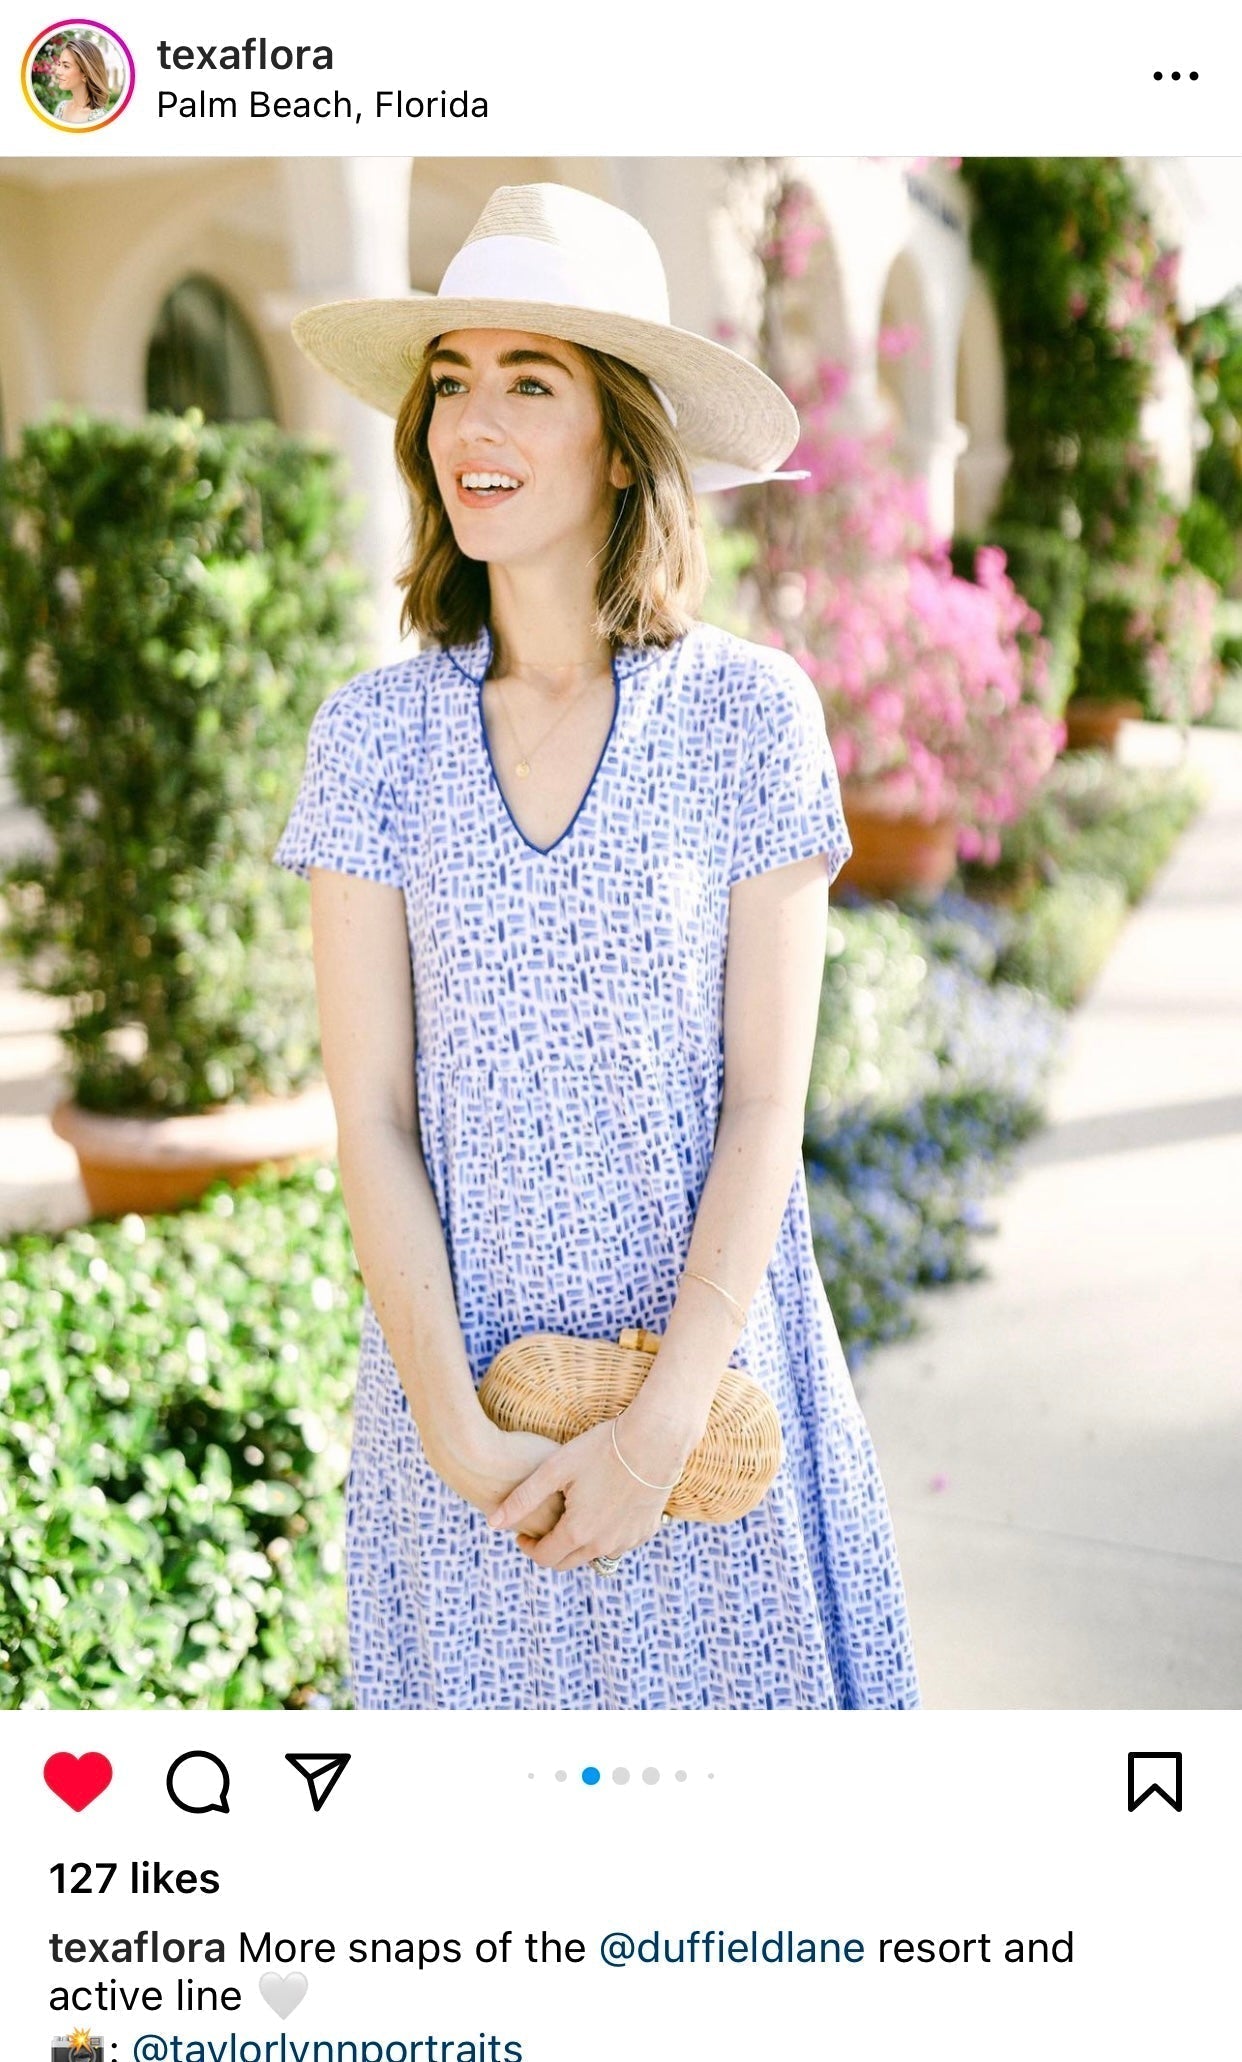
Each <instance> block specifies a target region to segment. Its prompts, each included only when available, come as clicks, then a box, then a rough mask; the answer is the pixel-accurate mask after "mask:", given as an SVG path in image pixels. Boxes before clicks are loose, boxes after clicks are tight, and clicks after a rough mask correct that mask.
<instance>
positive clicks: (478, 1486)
mask: <svg viewBox="0 0 1242 2062" xmlns="http://www.w3.org/2000/svg"><path fill="white" fill-rule="evenodd" d="M563 1452H564V1448H563V1447H560V1446H558V1445H557V1443H556V1441H555V1439H544V1438H542V1437H541V1436H540V1434H539V1433H538V1432H502V1431H501V1429H500V1427H499V1426H498V1425H493V1424H491V1423H490V1422H489V1423H488V1424H487V1425H486V1427H485V1429H484V1431H483V1433H482V1436H481V1437H480V1439H479V1440H478V1442H477V1443H476V1444H475V1445H473V1446H472V1449H471V1451H470V1453H469V1454H468V1455H462V1456H460V1457H457V1458H455V1459H453V1460H445V1461H444V1462H443V1464H441V1463H439V1462H437V1463H435V1467H436V1473H437V1474H438V1475H439V1476H440V1478H441V1480H442V1481H444V1482H447V1483H448V1486H449V1488H450V1489H454V1490H456V1492H457V1494H458V1496H464V1497H465V1499H466V1502H467V1503H470V1504H473V1505H474V1507H475V1509H476V1510H479V1511H483V1512H484V1513H486V1514H487V1515H489V1516H490V1514H491V1513H492V1512H493V1511H494V1510H495V1508H496V1505H497V1503H498V1502H499V1500H500V1499H501V1498H502V1497H504V1498H508V1497H509V1496H510V1494H511V1493H512V1492H513V1491H514V1490H515V1489H516V1488H518V1487H519V1486H520V1485H524V1484H526V1483H528V1482H529V1481H530V1480H531V1479H532V1476H533V1475H534V1474H535V1473H537V1472H538V1470H539V1469H540V1468H541V1467H543V1466H547V1465H549V1464H550V1463H551V1462H552V1461H553V1460H554V1459H555V1458H556V1456H557V1455H558V1454H560V1453H563ZM563 1509H564V1505H563V1502H562V1499H561V1498H560V1496H559V1495H556V1494H554V1493H547V1494H541V1495H540V1497H539V1498H538V1499H536V1500H535V1501H534V1502H530V1503H528V1504H527V1506H526V1507H525V1510H524V1518H523V1524H522V1531H523V1534H524V1535H526V1536H527V1537H529V1538H530V1540H531V1541H532V1542H533V1541H535V1540H538V1539H541V1538H542V1537H543V1535H544V1533H545V1532H550V1531H551V1530H552V1527H553V1526H554V1525H555V1524H556V1522H557V1520H558V1518H559V1517H560V1515H561V1512H562V1510H563Z"/></svg>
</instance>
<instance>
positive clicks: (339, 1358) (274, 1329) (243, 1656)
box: [0, 1166, 362, 1710]
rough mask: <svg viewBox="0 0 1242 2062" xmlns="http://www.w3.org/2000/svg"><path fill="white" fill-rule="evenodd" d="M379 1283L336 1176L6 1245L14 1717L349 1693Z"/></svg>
mask: <svg viewBox="0 0 1242 2062" xmlns="http://www.w3.org/2000/svg"><path fill="white" fill-rule="evenodd" d="M361 1302H362V1297H361V1285H360V1280H359V1277H358V1272H357V1265H356V1262H355V1260H354V1255H353V1247H352V1243H351V1240H350V1236H349V1226H348V1222H347V1219H346V1216H345V1210H344V1206H343V1203H342V1201H341V1196H340V1191H339V1184H338V1181H337V1177H336V1174H335V1172H334V1171H333V1170H332V1169H330V1168H328V1167H324V1166H320V1167H317V1168H315V1169H313V1170H310V1171H304V1172H299V1173H298V1174H296V1175H294V1176H291V1177H287V1178H285V1179H284V1180H281V1179H279V1178H277V1177H275V1176H274V1175H271V1174H268V1175H265V1176H262V1177H260V1178H258V1179H257V1180H255V1181H254V1182H252V1183H251V1184H249V1185H248V1186H246V1187H245V1188H242V1189H236V1190H235V1189H232V1188H230V1187H228V1186H227V1185H223V1184H222V1185H220V1186H219V1187H218V1188H217V1189H214V1190H212V1191H210V1192H209V1194H208V1196H207V1197H206V1198H205V1199H204V1201H203V1203H202V1204H201V1205H200V1207H198V1208H197V1209H192V1210H185V1211H181V1212H178V1213H176V1214H170V1215H167V1216H162V1217H151V1218H148V1219H143V1218H139V1217H127V1218H123V1219H121V1220H119V1221H118V1222H115V1223H114V1222H111V1221H109V1220H107V1219H100V1220H98V1221H96V1222H93V1223H90V1224H87V1225H83V1226H80V1227H78V1228H77V1229H75V1230H72V1231H69V1232H66V1233H65V1234H64V1235H63V1236H59V1237H58V1236H52V1235H48V1234H45V1233H26V1234H23V1235H21V1236H19V1237H17V1238H15V1239H12V1240H10V1241H8V1242H7V1243H5V1244H0V1397H2V1401H3V1417H2V1418H0V1535H2V1536H3V1539H4V1551H5V1561H4V1567H3V1581H2V1582H0V1699H2V1701H3V1702H4V1703H5V1704H8V1705H13V1704H18V1703H24V1704H36V1705H38V1704H45V1705H50V1706H52V1707H54V1708H56V1709H62V1710H77V1709H83V1710H85V1709H91V1710H99V1709H106V1708H108V1707H110V1706H116V1707H129V1706H133V1705H143V1704H147V1705H150V1704H169V1705H182V1704H185V1705H190V1706H193V1707H195V1708H198V1709H204V1710H206V1709H212V1710H225V1709H234V1708H240V1707H243V1706H245V1707H252V1706H256V1705H280V1704H282V1703H286V1702H289V1701H295V1702H296V1701H303V1700H305V1698H307V1697H308V1696H310V1695H313V1694H318V1695H323V1696H328V1697H331V1696H333V1695H334V1694H337V1693H338V1685H339V1680H340V1675H341V1672H342V1670H343V1668H344V1660H345V1643H344V1628H343V1613H342V1602H341V1593H340V1572H341V1553H342V1546H341V1542H342V1535H343V1526H344V1520H343V1510H342V1484H343V1481H344V1477H345V1471H346V1466H347V1461H348V1451H347V1441H348V1437H349V1429H348V1422H349V1406H350V1394H351V1390H352V1384H353V1373H354V1361H355V1357H356V1353H357V1347H358V1339H359V1317H360V1311H361Z"/></svg>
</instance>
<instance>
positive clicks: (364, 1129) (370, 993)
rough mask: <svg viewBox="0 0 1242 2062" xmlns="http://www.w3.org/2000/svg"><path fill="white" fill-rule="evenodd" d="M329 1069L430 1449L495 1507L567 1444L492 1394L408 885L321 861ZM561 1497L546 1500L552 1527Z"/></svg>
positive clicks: (317, 908)
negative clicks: (467, 1311)
mask: <svg viewBox="0 0 1242 2062" xmlns="http://www.w3.org/2000/svg"><path fill="white" fill-rule="evenodd" d="M310 880H311V933H312V939H313V945H314V959H315V987H316V994H317V997H318V1005H319V1031H320V1046H321V1050H322V1053H323V1063H324V1073H325V1075H326V1077H327V1082H328V1087H329V1089H330V1091H331V1095H332V1101H333V1106H334V1108H335V1111H336V1122H337V1141H338V1159H339V1164H340V1171H341V1188H342V1191H343V1194H344V1197H345V1208H346V1211H347V1213H348V1216H349V1225H350V1230H351V1232H352V1234H353V1240H354V1249H355V1251H356V1253H357V1255H358V1265H359V1267H360V1269H361V1271H362V1278H363V1281H364V1282H365V1284H366V1288H367V1292H368V1294H369V1295H370V1298H371V1302H372V1304H373V1305H374V1308H375V1314H376V1317H377V1318H378V1320H379V1324H380V1328H381V1330H382V1331H383V1333H384V1337H385V1339H386V1340H387V1342H388V1346H389V1350H390V1352H391V1353H392V1357H393V1361H394V1363H395V1365H396V1369H397V1373H398V1376H399V1378H400V1381H401V1386H402V1388H403V1389H404V1391H405V1394H406V1396H407V1398H408V1400H409V1405H410V1410H411V1412H412V1413H413V1417H414V1422H415V1424H416V1425H417V1427H418V1432H419V1437H420V1438H421V1440H422V1442H423V1447H424V1450H425V1452H426V1454H427V1458H428V1459H429V1461H430V1462H431V1465H432V1467H433V1468H435V1470H436V1472H437V1474H439V1475H440V1476H441V1477H442V1478H443V1479H444V1480H445V1481H446V1482H447V1483H448V1484H449V1485H450V1487H452V1488H454V1489H456V1490H457V1491H458V1492H459V1494H461V1495H463V1496H465V1497H467V1498H468V1499H469V1500H470V1501H471V1502H472V1503H475V1504H477V1505H478V1506H479V1507H480V1508H483V1509H489V1510H490V1509H491V1508H492V1507H493V1506H494V1504H495V1502H496V1501H497V1499H498V1497H500V1496H502V1495H504V1494H505V1493H506V1492H507V1491H508V1490H509V1489H511V1488H512V1486H513V1485H514V1483H515V1482H519V1481H521V1480H523V1479H524V1477H526V1476H527V1475H529V1473H530V1471H531V1469H532V1468H533V1467H535V1466H537V1465H538V1463H539V1462H540V1461H541V1460H542V1459H543V1458H544V1457H545V1456H546V1455H547V1454H548V1453H550V1452H553V1451H555V1450H556V1449H555V1448H554V1446H553V1443H552V1442H551V1441H550V1440H545V1439H534V1438H533V1437H532V1438H528V1437H527V1436H526V1435H520V1434H515V1433H506V1432H501V1431H500V1430H499V1428H498V1427H497V1426H495V1425H493V1424H492V1422H491V1420H490V1419H489V1418H488V1417H487V1416H486V1415H485V1414H484V1412H483V1411H482V1409H481V1408H480V1406H479V1403H478V1400H477V1396H476V1393H475V1388H474V1382H473V1377H472V1374H471V1369H470V1362H469V1357H468V1355H467V1352H466V1344H465V1340H464V1338H463V1336H462V1330H461V1324H460V1321H459V1318H458V1314H457V1305H456V1299H455V1296H454V1291H453V1280H452V1275H451V1272H450V1268H449V1261H448V1252H447V1249H446V1247H445V1243H444V1230H443V1226H442V1225H441V1222H440V1212H439V1207H438V1205H437V1202H436V1198H435V1193H434V1191H433V1189H432V1186H431V1182H430V1180H429V1178H428V1175H427V1169H426V1166H425V1164H424V1161H423V1156H422V1150H421V1147H420V1144H419V1134H418V1105H417V1090H416V1083H415V1073H414V1058H415V1044H414V995H413V982H412V977H411V971H410V954H409V941H408V936H407V932H406V921H405V905H404V898H403V896H402V893H401V890H400V889H399V888H394V887H390V886H388V885H387V884H386V883H383V882H377V881H370V880H364V879H361V878H359V877H355V876H353V875H349V874H344V873H337V872H331V871H328V870H327V869H325V868H322V867H313V868H312V869H311V875H310ZM558 1510H559V1503H558V1504H557V1505H556V1507H555V1509H553V1510H549V1511H547V1512H538V1511H535V1510H534V1509H532V1512H531V1529H532V1530H534V1531H539V1530H540V1529H541V1527H542V1523H543V1522H544V1521H546V1522H548V1523H550V1522H551V1521H552V1518H553V1517H554V1516H555V1515H556V1511H558Z"/></svg>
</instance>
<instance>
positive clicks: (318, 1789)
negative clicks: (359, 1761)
mask: <svg viewBox="0 0 1242 2062" xmlns="http://www.w3.org/2000/svg"><path fill="white" fill-rule="evenodd" d="M349 1759H350V1757H349V1755H348V1754H286V1756H285V1760H286V1761H291V1762H292V1763H293V1766H294V1768H295V1769H296V1770H297V1772H298V1774H299V1775H300V1776H305V1778H306V1781H307V1785H308V1787H309V1789H310V1794H311V1803H312V1804H313V1805H314V1807H315V1810H316V1811H322V1809H323V1807H324V1805H325V1804H326V1803H327V1801H328V1799H329V1797H331V1795H332V1792H333V1791H334V1790H335V1788H336V1786H337V1784H338V1783H339V1782H340V1779H341V1777H342V1776H343V1775H344V1773H345V1770H346V1768H347V1767H348V1765H349Z"/></svg>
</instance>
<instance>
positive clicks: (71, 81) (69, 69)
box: [56, 50, 84, 93]
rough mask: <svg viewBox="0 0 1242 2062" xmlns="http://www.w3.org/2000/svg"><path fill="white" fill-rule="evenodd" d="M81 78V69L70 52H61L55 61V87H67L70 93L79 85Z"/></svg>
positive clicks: (82, 76)
mask: <svg viewBox="0 0 1242 2062" xmlns="http://www.w3.org/2000/svg"><path fill="white" fill-rule="evenodd" d="M83 78H84V74H83V71H82V67H81V65H80V64H79V63H78V60H77V58H76V57H75V56H74V54H73V52H72V50H62V51H61V53H60V56H59V57H58V58H57V60H56V83H57V85H58V86H64V87H67V88H68V90H69V92H70V93H72V92H73V90H74V88H75V86H77V85H79V84H80V83H81V82H82V80H83Z"/></svg>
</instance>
